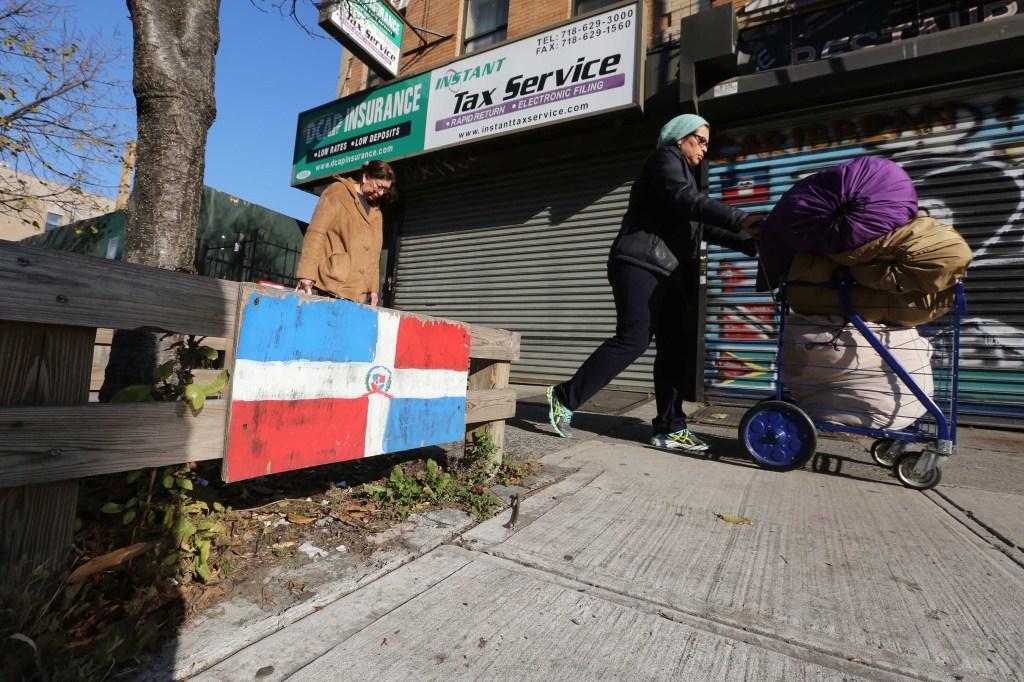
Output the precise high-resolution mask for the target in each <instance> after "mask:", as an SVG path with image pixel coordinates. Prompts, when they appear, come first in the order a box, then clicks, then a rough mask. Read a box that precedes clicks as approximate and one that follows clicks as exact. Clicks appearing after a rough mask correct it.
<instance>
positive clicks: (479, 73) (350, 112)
mask: <svg viewBox="0 0 1024 682" xmlns="http://www.w3.org/2000/svg"><path fill="white" fill-rule="evenodd" d="M642 28H643V20H642V17H641V6H640V5H639V3H630V4H627V5H622V6H620V7H617V8H614V9H611V10H608V11H605V12H602V13H600V14H596V15H592V16H589V17H587V18H585V19H580V20H577V21H573V22H570V23H567V24H563V25H561V26H558V27H556V28H552V29H548V30H546V31H544V32H542V33H537V34H534V35H532V36H530V37H528V38H524V39H522V40H518V41H515V42H512V43H509V44H507V45H502V46H499V47H496V48H493V49H490V50H483V51H481V52H479V53H474V54H473V55H472V56H471V57H467V58H464V59H460V60H458V61H455V62H452V63H450V64H448V65H446V66H442V67H439V68H437V69H434V70H433V71H430V72H427V73H424V74H420V75H419V76H414V77H412V78H408V79H404V80H401V81H397V82H395V83H392V84H389V85H387V86H384V87H381V88H377V89H374V90H371V91H366V92H361V93H359V94H357V95H353V96H351V97H346V98H344V99H340V100H338V101H336V102H333V103H331V104H328V105H325V106H323V107H319V108H317V109H314V110H312V111H308V112H305V113H303V114H301V115H300V116H299V127H298V136H297V139H296V146H295V159H294V164H293V168H292V184H293V185H307V184H310V183H314V182H316V181H317V180H320V179H322V178H324V177H327V176H330V175H332V174H335V173H343V172H346V171H350V170H353V169H356V168H358V167H359V166H361V165H362V164H363V163H364V162H366V161H369V160H372V159H379V160H387V161H391V160H395V159H399V158H402V157H406V156H412V155H414V154H418V153H422V152H424V151H430V150H434V149H440V148H442V147H449V146H453V145H460V144H466V143H469V142H475V141H477V140H482V139H486V138H490V137H494V136H497V135H504V134H506V133H513V132H519V131H523V130H528V129H531V128H537V127H540V126H544V125H550V124H556V123H564V122H566V121H571V120H574V119H578V118H582V117H586V116H594V115H596V114H601V113H606V112H609V111H614V110H616V109H622V108H626V107H633V106H638V105H639V104H640V103H641V101H642V93H641V82H642V81H641V79H640V69H641V68H642V54H643V52H642V42H641V31H642Z"/></svg>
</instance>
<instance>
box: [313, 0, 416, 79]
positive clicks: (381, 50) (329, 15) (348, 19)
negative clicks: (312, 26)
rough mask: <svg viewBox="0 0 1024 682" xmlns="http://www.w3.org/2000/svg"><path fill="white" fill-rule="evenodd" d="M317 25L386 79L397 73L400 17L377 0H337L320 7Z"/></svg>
mask: <svg viewBox="0 0 1024 682" xmlns="http://www.w3.org/2000/svg"><path fill="white" fill-rule="evenodd" d="M319 24H320V27H321V28H323V29H324V30H325V31H327V32H328V33H330V34H331V35H332V36H334V37H335V39H337V40H338V41H339V42H340V43H341V44H342V45H343V46H344V47H345V48H347V49H348V50H351V52H352V53H353V54H354V55H355V56H356V58H357V59H359V60H360V61H361V62H363V63H364V64H366V65H367V66H368V67H370V68H371V69H373V71H374V72H375V73H376V74H377V75H378V76H380V77H381V78H385V79H389V80H390V79H392V78H394V77H395V76H397V75H398V61H399V59H400V58H401V56H402V34H403V32H404V31H405V24H403V23H402V18H401V17H400V16H399V15H398V14H397V13H396V12H395V11H394V10H392V9H391V7H389V6H388V5H387V3H385V2H381V1H380V0H339V1H338V2H336V3H334V4H332V5H328V6H327V7H326V8H324V9H321V10H320V21H319Z"/></svg>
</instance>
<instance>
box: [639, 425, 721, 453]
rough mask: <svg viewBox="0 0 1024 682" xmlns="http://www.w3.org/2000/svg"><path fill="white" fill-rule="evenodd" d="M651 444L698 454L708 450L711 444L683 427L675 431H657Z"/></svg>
mask: <svg viewBox="0 0 1024 682" xmlns="http://www.w3.org/2000/svg"><path fill="white" fill-rule="evenodd" d="M650 442H651V445H653V446H654V447H656V448H665V449H666V450H680V451H682V452H689V453H693V454H698V453H701V452H706V451H707V450H708V448H710V447H711V446H710V445H708V444H707V443H705V442H704V441H702V440H701V439H700V438H698V437H697V434H695V433H694V432H693V431H690V429H682V430H681V431H676V432H675V433H656V434H654V435H653V436H651V441H650Z"/></svg>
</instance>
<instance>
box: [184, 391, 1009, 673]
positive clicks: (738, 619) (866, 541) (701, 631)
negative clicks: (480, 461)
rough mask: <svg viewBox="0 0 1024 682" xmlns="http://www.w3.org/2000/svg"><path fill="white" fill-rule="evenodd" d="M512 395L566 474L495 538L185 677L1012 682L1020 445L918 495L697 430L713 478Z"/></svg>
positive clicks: (1003, 439)
mask: <svg viewBox="0 0 1024 682" xmlns="http://www.w3.org/2000/svg"><path fill="white" fill-rule="evenodd" d="M531 395H532V394H531ZM529 397H530V396H529V395H524V398H525V399H524V401H523V402H522V403H521V410H520V414H519V415H517V419H516V420H514V421H513V423H512V424H511V425H510V433H509V436H508V445H509V448H510V449H518V450H519V451H520V454H522V452H523V451H528V450H531V449H537V450H544V451H546V454H544V455H543V457H542V462H543V463H544V464H546V465H547V471H549V472H551V471H556V472H562V473H563V474H564V476H563V477H561V478H560V479H559V480H557V481H556V482H554V483H552V484H550V485H549V486H547V487H541V488H538V489H536V490H534V491H533V492H532V493H530V494H528V495H524V499H523V501H522V503H521V511H520V514H519V518H518V521H517V523H516V524H515V526H514V527H513V528H509V527H508V522H509V519H510V512H509V511H505V512H503V513H502V514H500V515H499V516H498V517H496V518H494V519H491V520H489V521H487V522H485V523H483V524H481V525H479V526H477V527H475V528H472V529H471V530H468V531H466V532H463V533H461V534H455V535H454V537H453V539H452V541H451V542H449V543H447V544H439V543H436V544H438V546H436V547H435V548H433V549H431V550H430V551H426V552H425V553H424V554H423V555H422V556H419V557H418V558H416V559H415V560H413V561H411V562H409V563H406V564H404V565H401V566H400V567H398V568H394V570H390V569H389V570H387V571H384V572H381V573H380V574H379V576H375V577H374V579H373V580H372V581H371V582H365V581H364V582H362V583H361V584H359V585H356V586H355V587H354V588H353V589H352V590H350V591H348V592H347V593H346V594H344V595H343V596H340V598H337V599H334V600H332V601H330V602H329V603H323V604H322V605H320V606H318V607H317V608H316V609H315V610H311V612H310V613H309V614H308V615H306V616H305V617H303V618H300V619H294V620H293V622H289V623H284V622H282V623H281V627H280V628H279V629H277V630H276V631H275V632H273V634H269V635H268V636H263V637H261V638H260V639H258V641H255V640H252V641H251V643H249V642H243V641H239V642H238V644H239V646H238V647H237V651H234V653H232V654H230V655H227V656H226V657H223V656H221V657H220V658H222V659H223V660H220V661H219V662H218V663H217V664H216V665H213V666H212V667H210V668H209V669H207V670H205V672H202V673H201V674H198V675H196V676H195V677H194V678H193V679H196V680H204V681H208V680H257V679H258V680H286V679H287V680H335V679H367V680H369V679H372V680H374V681H375V682H380V681H383V680H395V681H398V680H409V679H426V680H434V679H436V680H442V679H444V680H491V679H527V680H594V679H603V680H655V679H657V680H664V679H676V680H698V679H713V680H746V679H757V680H787V681H788V680H794V679H829V680H831V679H835V680H840V679H843V680H849V679H870V680H890V679H918V680H960V679H994V680H1006V679H1022V678H1021V675H1022V670H1024V652H1022V651H1021V642H1024V551H1022V550H1021V547H1022V546H1024V521H1022V519H1024V497H1022V496H1021V494H1020V493H1021V492H1022V491H1024V486H1021V485H1018V484H1019V482H1020V481H1022V480H1024V457H1022V456H1021V455H1020V454H1019V452H1020V443H1021V442H1022V441H1024V437H1022V436H1021V434H1013V433H1009V434H1008V433H1000V432H981V431H967V430H965V431H963V432H962V434H961V438H960V453H959V454H958V455H957V457H956V458H954V459H953V460H951V461H950V462H949V463H948V464H947V470H946V472H945V479H944V482H943V484H942V485H940V486H939V487H938V488H936V489H935V490H934V491H931V492H928V493H923V494H922V493H919V492H915V491H911V490H908V489H905V488H903V487H902V486H900V485H899V484H898V483H897V482H896V481H895V480H894V479H892V477H891V475H889V474H888V472H886V471H884V470H882V469H881V468H879V467H877V466H874V465H873V464H872V463H871V460H870V456H869V455H868V454H867V451H866V447H867V445H869V444H870V443H867V444H865V443H864V442H862V441H857V440H853V439H846V438H822V439H821V440H820V442H819V453H821V454H822V455H823V458H822V460H823V461H824V462H825V466H822V467H820V468H822V469H827V470H828V472H830V473H820V472H816V471H811V470H802V471H794V472H789V473H785V474H778V473H773V472H768V471H764V470H761V469H759V468H757V467H755V466H753V465H752V464H751V463H750V461H749V460H748V459H747V458H745V457H744V456H743V453H742V451H741V449H740V446H739V444H738V443H737V442H736V437H735V430H734V429H732V428H729V427H724V426H707V425H695V428H696V429H698V430H700V431H701V432H702V433H703V434H706V435H707V436H708V438H709V440H710V441H711V442H712V444H713V445H714V447H715V449H716V450H717V451H718V452H719V453H720V454H721V455H722V458H721V459H719V460H707V459H698V458H692V457H686V456H680V455H676V454H673V453H667V452H662V451H659V450H655V449H653V448H649V447H646V446H644V445H643V444H642V443H643V442H644V439H645V438H646V436H647V434H648V431H649V427H648V426H647V423H648V422H647V420H649V418H650V416H651V415H650V412H651V410H652V408H651V406H650V405H649V403H644V404H641V405H639V406H636V407H635V409H632V410H626V411H625V412H621V413H615V411H614V410H613V411H612V412H613V413H612V414H610V415H603V416H601V415H590V416H587V415H583V414H581V415H580V416H579V417H578V418H577V419H576V420H574V421H575V424H574V425H575V426H576V428H577V434H578V435H577V437H576V438H575V439H574V440H572V441H565V440H562V439H557V438H554V437H553V436H551V435H550V429H549V427H547V425H546V411H545V410H543V408H542V407H541V406H539V405H537V404H536V401H534V402H533V403H531V402H530V400H529ZM566 446H568V447H566ZM537 450H535V452H534V454H537V453H538V452H537ZM837 470H838V472H837ZM723 517H724V518H723ZM733 517H738V518H733ZM730 518H731V519H732V521H737V520H741V519H742V520H749V523H747V522H743V523H734V522H731V521H730V520H726V519H730ZM396 565H397V564H396ZM250 639H252V638H250ZM246 644H248V645H247V646H246ZM208 662H209V663H213V662H214V661H213V660H208ZM201 667H203V668H205V667H206V666H205V665H203V666H201ZM194 671H195V670H194ZM175 676H177V674H175ZM168 679H169V677H168Z"/></svg>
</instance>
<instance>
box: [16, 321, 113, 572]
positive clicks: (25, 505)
mask: <svg viewBox="0 0 1024 682" xmlns="http://www.w3.org/2000/svg"><path fill="white" fill-rule="evenodd" d="M95 337H96V330H95V329H89V328H87V327H61V326H56V325H45V324H35V323H28V322H10V321H4V322H2V323H0V407H14V406H33V405H78V404H82V403H85V402H88V400H89V378H90V374H91V371H92V354H93V343H94V341H95ZM12 428H17V424H13V425H12ZM52 456H54V457H59V456H60V453H53V455H52ZM77 504H78V481H74V480H72V481H59V482H55V483H42V484H37V485H26V486H19V487H14V488H0V585H16V584H17V581H19V580H20V579H21V578H23V577H24V576H26V575H27V574H28V573H29V572H32V571H36V570H39V569H44V570H47V571H51V572H52V571H56V570H60V569H63V568H65V564H66V561H67V558H68V551H69V549H70V547H71V535H72V532H73V526H74V520H75V510H76V506H77Z"/></svg>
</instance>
